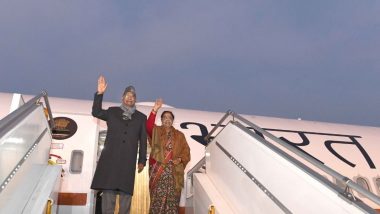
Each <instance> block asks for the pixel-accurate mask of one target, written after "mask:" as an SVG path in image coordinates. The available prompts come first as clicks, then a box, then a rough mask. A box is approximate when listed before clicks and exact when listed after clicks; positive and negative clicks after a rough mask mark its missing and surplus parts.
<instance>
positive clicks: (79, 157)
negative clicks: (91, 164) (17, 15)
mask: <svg viewBox="0 0 380 214" xmlns="http://www.w3.org/2000/svg"><path fill="white" fill-rule="evenodd" d="M82 166H83V151H82V150H73V151H72V152H71V159H70V172H71V173H72V174H80V173H82Z"/></svg>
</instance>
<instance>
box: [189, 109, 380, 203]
mask: <svg viewBox="0 0 380 214" xmlns="http://www.w3.org/2000/svg"><path fill="white" fill-rule="evenodd" d="M228 116H232V117H233V119H232V121H235V119H238V120H240V121H242V122H244V123H245V124H247V125H249V126H250V127H252V128H253V129H254V130H256V131H258V132H260V133H261V134H263V135H264V136H266V137H268V138H269V139H271V140H273V141H274V142H276V143H278V144H280V145H281V146H283V147H285V148H286V149H288V150H290V151H291V152H293V153H294V154H296V155H298V156H299V157H301V158H303V159H304V160H306V161H307V162H309V163H310V164H312V165H313V166H315V167H317V168H318V169H320V170H322V171H323V172H325V173H327V174H329V175H330V176H332V177H334V178H335V179H336V180H339V181H341V182H343V183H345V184H346V186H347V187H349V188H351V189H353V190H355V191H357V192H358V193H360V194H362V195H364V196H365V197H367V198H368V199H370V200H371V201H373V202H374V203H376V204H378V205H380V197H378V196H377V195H375V194H373V193H372V192H370V191H368V190H366V189H364V188H363V187H361V186H360V185H358V184H357V183H355V182H354V181H352V180H351V179H349V178H348V177H345V176H343V175H341V174H340V173H338V172H337V171H335V170H333V169H331V168H330V167H328V166H326V165H324V164H321V163H319V162H318V161H316V160H315V159H313V158H311V157H310V156H307V155H306V154H304V153H302V152H300V151H298V150H297V149H295V148H294V147H292V146H290V145H289V144H287V143H286V142H284V141H283V140H281V139H279V138H277V137H276V136H274V135H273V134H271V133H269V132H268V131H266V130H264V129H262V128H260V127H259V126H257V125H256V124H254V123H252V122H251V121H249V120H247V119H245V118H244V117H242V116H240V115H239V114H237V113H235V112H233V111H231V110H228V111H227V112H226V114H225V115H224V116H223V117H222V119H221V120H220V121H219V122H218V123H217V124H216V126H215V127H214V128H213V129H212V130H211V132H210V133H209V134H208V135H207V136H206V137H205V140H206V142H208V143H210V139H211V136H212V134H213V133H214V132H215V130H216V129H217V128H219V127H220V126H221V125H222V123H223V122H224V121H225V120H226V119H227V118H228ZM245 128H246V127H245ZM246 129H247V130H249V131H251V132H253V131H252V130H251V129H248V128H246ZM196 166H197V165H196Z"/></svg>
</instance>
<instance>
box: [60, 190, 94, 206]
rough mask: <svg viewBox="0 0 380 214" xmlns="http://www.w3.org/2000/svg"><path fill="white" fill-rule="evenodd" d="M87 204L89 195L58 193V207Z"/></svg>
mask: <svg viewBox="0 0 380 214" xmlns="http://www.w3.org/2000/svg"><path fill="white" fill-rule="evenodd" d="M86 202H87V193H65V192H60V193H58V205H71V206H84V205H86Z"/></svg>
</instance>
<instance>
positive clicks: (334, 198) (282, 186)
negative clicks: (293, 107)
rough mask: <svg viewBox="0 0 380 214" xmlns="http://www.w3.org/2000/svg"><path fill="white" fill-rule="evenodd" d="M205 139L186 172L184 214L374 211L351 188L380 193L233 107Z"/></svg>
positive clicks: (377, 200)
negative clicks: (199, 157) (198, 156)
mask: <svg viewBox="0 0 380 214" xmlns="http://www.w3.org/2000/svg"><path fill="white" fill-rule="evenodd" d="M230 117H232V119H231V120H230V121H229V122H228V123H227V125H225V126H224V125H222V124H223V123H224V121H225V120H226V119H227V118H230ZM247 127H249V128H247ZM216 130H219V133H218V134H217V135H216V136H215V137H214V138H212V139H211V137H210V136H212V135H213V133H214V132H215V131H216ZM210 139H211V141H210ZM206 140H207V141H208V142H209V144H208V145H207V147H206V151H205V157H204V158H203V159H202V160H201V161H199V162H198V164H196V165H195V166H194V167H193V168H192V169H191V170H190V171H189V172H188V173H187V181H186V184H187V186H186V196H187V202H186V203H187V205H186V206H187V213H195V214H201V213H220V214H223V213H226V214H232V213H239V214H240V213H334V214H336V213H377V212H376V210H374V209H372V208H371V207H370V206H368V205H366V204H365V203H363V202H362V201H361V200H360V199H358V198H357V197H355V192H356V193H360V194H362V195H364V196H365V197H367V198H368V199H370V200H371V201H373V202H374V203H375V204H377V205H380V198H379V197H377V196H376V195H374V194H373V193H371V192H368V191H367V190H365V189H364V188H362V187H361V186H359V185H357V184H356V183H355V182H353V181H352V180H350V179H349V178H347V177H344V176H343V175H341V174H339V173H337V172H336V171H334V170H333V169H331V168H329V167H327V166H325V165H323V164H321V163H320V162H318V161H316V160H315V159H313V158H311V157H310V156H307V155H305V154H304V153H302V152H300V151H299V150H297V149H295V148H294V147H292V146H289V145H288V144H287V143H285V142H284V141H282V140H281V139H279V138H277V137H275V136H274V135H272V134H271V133H269V132H267V131H265V130H263V129H261V128H260V127H258V126H257V125H255V124H253V123H251V122H250V121H248V120H246V119H245V118H243V117H241V116H240V115H238V114H236V113H234V112H232V111H228V112H227V113H226V115H225V116H224V117H223V118H222V119H221V120H220V121H219V123H218V124H217V125H216V126H215V127H214V129H213V130H212V131H211V132H210V134H209V135H208V136H207V137H206ZM285 150H287V151H288V152H285ZM289 152H290V153H291V154H292V155H290V153H289ZM295 157H297V159H296V158H295ZM316 169H317V170H316ZM317 171H318V172H317ZM320 171H321V172H323V174H326V175H329V176H332V177H333V178H334V179H336V180H338V181H341V182H343V183H344V184H345V185H346V188H345V189H341V188H339V187H338V186H337V185H336V184H334V183H332V182H330V180H328V179H327V178H326V177H325V176H322V175H321V173H319V172H320Z"/></svg>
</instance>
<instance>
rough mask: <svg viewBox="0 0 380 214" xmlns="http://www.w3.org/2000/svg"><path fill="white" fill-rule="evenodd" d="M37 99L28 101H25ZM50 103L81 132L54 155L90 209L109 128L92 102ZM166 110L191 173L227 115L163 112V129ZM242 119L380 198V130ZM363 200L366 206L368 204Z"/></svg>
mask: <svg viewBox="0 0 380 214" xmlns="http://www.w3.org/2000/svg"><path fill="white" fill-rule="evenodd" d="M105 96H107V95H105ZM12 97H13V94H10V93H0V100H1V101H2V104H1V106H0V119H1V118H3V117H4V116H6V115H7V114H8V113H9V109H10V105H11V102H12ZM32 97H33V96H28V95H23V98H24V100H25V101H27V100H29V99H30V98H32ZM49 103H50V106H51V109H52V113H53V117H54V118H57V117H63V118H70V119H71V120H73V121H75V123H76V125H77V130H76V132H75V133H74V134H73V135H72V136H71V137H69V138H67V139H62V140H59V139H55V140H53V144H55V146H58V147H60V146H61V147H62V148H60V149H52V150H51V153H52V154H54V155H56V156H54V157H53V159H62V160H65V163H62V166H63V169H64V170H65V175H64V177H63V181H62V186H61V192H74V193H78V192H79V193H83V192H85V193H87V199H86V204H87V205H86V206H88V203H89V201H92V200H94V198H93V197H92V196H91V194H90V193H91V191H90V189H89V187H90V185H91V180H92V176H93V173H94V170H95V166H96V161H97V156H98V154H97V153H98V140H99V135H100V134H99V132H101V131H105V130H106V129H107V127H106V124H105V122H104V121H101V120H98V119H96V118H94V117H92V115H91V108H92V100H77V99H67V98H55V97H49ZM152 104H153V103H142V105H141V104H139V103H137V104H136V105H137V109H138V110H139V111H141V112H143V113H144V114H146V115H147V116H148V115H149V113H150V111H151V109H152ZM118 105H120V103H111V102H104V103H103V108H104V109H106V108H108V107H109V106H118ZM164 110H171V111H173V113H174V115H175V120H174V124H173V126H174V127H175V128H176V129H178V130H180V131H182V132H183V133H184V134H185V136H186V139H187V141H188V143H189V146H190V148H191V157H192V159H191V161H190V162H189V164H188V166H187V167H186V171H187V170H189V169H191V168H192V167H193V166H194V165H195V164H196V163H198V161H199V160H200V159H201V158H203V157H204V154H205V149H204V148H205V146H204V145H205V144H206V142H205V141H204V137H205V136H207V135H208V133H209V132H210V131H211V130H212V129H213V128H214V127H215V125H216V123H218V122H219V120H220V119H221V118H222V116H223V115H224V114H225V113H217V112H207V111H197V110H187V109H179V108H173V107H170V106H166V107H163V108H162V109H160V112H158V116H157V119H156V123H157V124H160V118H159V115H160V114H161V112H162V111H164ZM226 110H227V109H226ZM242 116H243V117H245V118H246V119H248V120H250V121H251V122H253V123H254V124H256V125H258V126H259V127H261V128H263V129H265V130H267V131H269V132H270V133H272V134H273V135H275V136H277V137H279V138H280V139H282V140H284V141H285V142H287V143H288V144H290V145H292V146H294V147H296V148H298V149H300V150H302V151H304V152H305V153H307V154H309V155H310V156H312V157H314V158H315V159H317V160H318V161H320V162H322V163H324V164H326V165H327V166H329V167H331V168H332V169H334V170H336V171H337V172H339V173H341V174H342V175H344V176H347V177H349V178H350V179H353V180H354V181H357V179H358V178H363V179H364V180H365V181H366V182H367V183H368V187H369V190H370V191H371V192H373V193H374V194H377V195H380V170H379V168H380V155H379V151H380V128H378V127H369V126H357V125H347V124H338V123H326V122H316V121H305V120H297V119H284V118H275V117H264V116H252V115H242ZM224 125H225V124H224ZM217 133H218V131H217V132H216V134H217ZM236 146H237V147H238V146H239V139H236ZM74 150H81V151H83V152H84V156H83V166H82V173H80V174H75V173H71V172H70V161H71V160H70V158H71V154H72V152H73V151H74ZM57 157H59V158H57ZM312 168H313V167H312ZM326 177H327V178H328V179H329V180H331V182H335V181H334V180H333V179H332V178H329V177H328V176H326ZM362 200H364V201H366V199H362ZM370 205H373V204H370ZM83 206H84V205H83ZM377 209H379V208H378V207H377Z"/></svg>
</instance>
